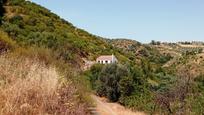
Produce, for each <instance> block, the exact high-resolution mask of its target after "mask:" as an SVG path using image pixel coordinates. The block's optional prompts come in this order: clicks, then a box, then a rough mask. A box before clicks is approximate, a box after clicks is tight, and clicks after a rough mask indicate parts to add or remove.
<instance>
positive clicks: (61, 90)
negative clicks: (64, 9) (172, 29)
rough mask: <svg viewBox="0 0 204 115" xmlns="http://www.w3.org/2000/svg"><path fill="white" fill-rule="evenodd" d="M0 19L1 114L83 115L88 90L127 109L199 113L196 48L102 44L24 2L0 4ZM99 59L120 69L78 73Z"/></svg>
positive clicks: (202, 95) (201, 93)
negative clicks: (114, 61)
mask: <svg viewBox="0 0 204 115" xmlns="http://www.w3.org/2000/svg"><path fill="white" fill-rule="evenodd" d="M0 13H1V14H0V16H1V22H2V23H1V27H0V55H1V56H0V92H1V93H0V114H14V113H15V114H19V115H20V114H82V115H83V114H88V113H89V112H88V110H87V109H88V107H90V106H92V103H91V101H90V99H89V96H88V95H89V94H88V93H89V92H90V91H89V88H88V87H89V85H90V86H91V88H92V90H94V91H95V93H96V94H97V95H99V96H104V97H107V98H108V99H109V100H110V101H113V102H119V103H120V104H122V105H124V106H125V107H129V108H131V109H132V110H143V111H145V112H147V113H151V114H183V115H186V114H196V115H197V114H204V110H203V108H204V102H203V100H204V84H203V83H204V72H203V67H204V63H203V57H204V56H203V54H202V52H201V49H199V50H198V52H196V53H195V52H194V50H193V51H192V52H190V53H189V52H186V53H181V46H179V45H177V44H173V43H171V44H168V45H164V44H163V43H160V42H156V41H152V43H151V44H141V43H139V42H137V41H133V40H126V39H116V40H110V39H104V38H102V37H99V36H95V35H92V34H90V33H88V32H86V31H84V30H82V29H78V28H76V27H75V26H73V25H72V24H71V23H69V22H67V21H66V20H64V19H62V18H60V17H59V16H57V15H55V14H53V13H51V12H50V11H49V10H48V9H46V8H44V7H42V6H39V5H37V4H35V3H32V2H30V1H24V0H3V1H2V0H1V2H0ZM162 50H163V51H162ZM167 50H168V51H169V50H171V52H168V51H167ZM164 52H165V53H164ZM103 54H106V55H107V54H115V55H116V57H117V58H118V60H119V63H117V64H110V65H98V64H96V65H94V66H93V67H91V69H90V70H87V71H85V72H83V71H82V68H83V60H82V58H86V59H87V60H92V61H93V60H95V59H96V57H97V56H99V55H103ZM177 54H178V55H177ZM180 54H181V55H180ZM175 55H176V56H175ZM172 60H173V61H172ZM168 62H172V63H170V64H167V63H168ZM166 64H167V66H165V65H166ZM16 102H17V103H16Z"/></svg>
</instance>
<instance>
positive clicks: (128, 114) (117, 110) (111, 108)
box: [92, 95, 145, 115]
mask: <svg viewBox="0 0 204 115" xmlns="http://www.w3.org/2000/svg"><path fill="white" fill-rule="evenodd" d="M92 98H93V100H94V101H95V103H96V111H97V113H98V114H99V115H145V113H143V112H133V111H131V110H129V109H126V108H125V107H123V106H121V105H120V104H118V103H109V102H108V101H107V100H106V99H105V98H100V97H97V96H95V95H92Z"/></svg>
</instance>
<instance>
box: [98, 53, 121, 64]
mask: <svg viewBox="0 0 204 115" xmlns="http://www.w3.org/2000/svg"><path fill="white" fill-rule="evenodd" d="M96 62H97V63H100V64H111V63H117V62H118V60H117V58H116V57H115V56H114V55H102V56H100V57H98V58H97V59H96Z"/></svg>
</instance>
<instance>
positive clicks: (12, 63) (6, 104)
mask: <svg viewBox="0 0 204 115" xmlns="http://www.w3.org/2000/svg"><path fill="white" fill-rule="evenodd" d="M62 77H63V76H61V77H60V75H59V74H58V72H57V71H56V69H55V68H54V67H47V66H45V65H44V64H42V63H40V62H39V61H36V59H34V60H29V59H26V58H22V57H19V58H18V59H14V58H9V57H7V56H1V57H0V115H45V114H63V115H66V114H67V115H74V114H81V115H83V114H87V112H86V109H85V105H84V104H83V103H82V104H80V103H79V102H77V101H76V98H75V96H74V95H75V93H76V88H75V87H74V86H73V85H71V84H66V85H65V84H63V85H62V84H61V83H59V80H58V79H59V78H62Z"/></svg>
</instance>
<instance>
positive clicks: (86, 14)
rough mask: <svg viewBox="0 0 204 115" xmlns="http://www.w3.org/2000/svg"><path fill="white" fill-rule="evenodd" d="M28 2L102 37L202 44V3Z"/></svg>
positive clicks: (117, 0)
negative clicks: (200, 42)
mask: <svg viewBox="0 0 204 115" xmlns="http://www.w3.org/2000/svg"><path fill="white" fill-rule="evenodd" d="M32 1H34V2H35V3H38V4H40V5H42V6H44V7H46V8H48V9H50V10H51V11H52V12H54V13H56V14H58V15H59V16H60V17H62V18H64V19H66V20H68V21H69V22H71V23H73V24H74V25H75V26H77V27H78V28H82V29H85V30H86V31H88V32H90V33H92V34H95V35H99V36H102V37H107V38H129V39H134V40H137V41H140V42H150V41H151V40H159V41H169V42H175V41H193V40H195V41H204V0H32Z"/></svg>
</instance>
